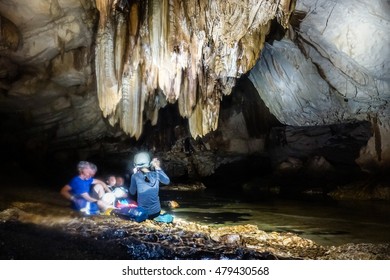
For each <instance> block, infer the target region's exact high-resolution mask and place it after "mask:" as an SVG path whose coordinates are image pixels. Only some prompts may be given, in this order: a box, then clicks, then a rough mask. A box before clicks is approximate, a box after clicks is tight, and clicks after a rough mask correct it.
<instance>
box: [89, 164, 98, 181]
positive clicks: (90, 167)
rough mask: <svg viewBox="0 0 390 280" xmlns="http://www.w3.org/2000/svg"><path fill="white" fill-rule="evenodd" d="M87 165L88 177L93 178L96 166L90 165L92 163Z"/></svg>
mask: <svg viewBox="0 0 390 280" xmlns="http://www.w3.org/2000/svg"><path fill="white" fill-rule="evenodd" d="M88 163H89V169H88V170H89V177H93V176H95V175H96V172H97V166H96V164H94V163H92V162H88Z"/></svg>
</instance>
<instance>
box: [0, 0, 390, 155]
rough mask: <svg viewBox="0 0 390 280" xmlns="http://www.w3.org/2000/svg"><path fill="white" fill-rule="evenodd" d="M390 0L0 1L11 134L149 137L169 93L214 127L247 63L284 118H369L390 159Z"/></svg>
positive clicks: (5, 109) (57, 139)
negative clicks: (276, 32)
mask: <svg viewBox="0 0 390 280" xmlns="http://www.w3.org/2000/svg"><path fill="white" fill-rule="evenodd" d="M389 6H390V5H389V1H385V0H375V1H363V0H362V1H352V0H345V1H325V0H298V1H294V0H291V1H290V0H282V1H276V0H267V1H266V0H264V1H257V0H246V1H236V0H224V1H222V0H221V1H206V0H199V1H180V0H161V1H158V0H154V1H152V0H149V1H135V0H134V1H130V0H129V1H124V0H118V1H115V0H107V1H106V0H96V1H91V0H67V1H65V0H42V1H27V0H18V1H16V0H6V1H1V2H0V113H1V116H2V129H3V131H6V133H3V134H2V139H1V141H2V143H7V141H8V142H10V141H13V140H12V139H14V138H17V137H18V135H20V134H18V133H19V132H20V131H23V133H24V134H28V135H29V136H31V135H34V136H35V137H36V138H39V137H41V138H44V139H46V141H48V139H49V140H50V142H51V143H52V144H53V145H54V144H56V145H63V147H64V146H66V145H68V146H72V145H74V146H90V145H91V143H95V142H96V139H100V138H102V137H106V136H107V135H114V134H118V133H119V134H120V133H123V134H124V135H126V136H127V137H129V138H134V139H139V138H140V137H141V135H142V133H143V129H144V125H145V122H147V121H149V122H150V123H151V124H156V123H157V121H158V115H159V114H158V112H159V110H161V108H163V107H164V106H166V105H167V104H176V105H177V107H178V111H179V114H180V116H181V117H183V118H185V119H186V120H187V121H188V130H189V132H190V134H191V135H192V137H193V138H196V137H198V136H201V137H204V136H205V135H207V134H208V133H210V132H212V131H215V130H216V129H217V128H218V124H219V116H220V111H221V101H222V100H223V98H224V97H226V96H227V95H230V94H231V92H232V89H233V88H234V86H235V85H236V81H237V79H238V78H239V77H241V76H242V75H244V74H245V75H247V74H248V75H249V78H250V80H251V81H252V83H253V85H254V86H255V88H256V90H257V92H258V94H259V96H260V97H261V99H262V100H263V101H264V103H265V105H266V106H267V107H268V108H269V110H270V112H271V113H272V114H273V115H274V116H275V117H276V118H277V119H278V120H279V121H280V122H281V123H283V124H285V125H294V126H315V125H324V124H328V125H329V124H336V123H345V122H353V121H362V120H367V121H370V122H372V123H373V124H374V126H375V127H377V129H376V130H375V131H376V134H374V137H373V139H372V140H370V142H369V143H368V146H367V150H366V151H365V153H366V155H368V156H369V155H374V156H375V155H376V158H378V157H377V154H378V151H379V152H380V153H382V154H383V156H381V157H380V158H381V159H383V158H386V157H388V158H389V159H390V141H389V136H390V133H389V131H390V129H389V101H390V85H389V83H390V82H389V81H390V71H389V68H390V63H389V60H390V50H389V45H390V35H389V34H390V32H389V31H390V12H389V10H390V9H389ZM275 26H277V27H278V30H279V31H281V32H280V34H281V36H279V38H278V36H273V34H272V32H274V31H273V30H274V29H273V28H274V27H275ZM280 34H279V35H280ZM14 132H15V133H14ZM13 133H14V134H13ZM233 134H234V133H233ZM378 139H379V140H378ZM378 143H379V144H378ZM31 145H34V143H32V144H31ZM378 145H379V146H380V149H379V150H378Z"/></svg>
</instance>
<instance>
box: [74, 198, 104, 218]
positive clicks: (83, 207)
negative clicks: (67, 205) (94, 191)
mask: <svg viewBox="0 0 390 280" xmlns="http://www.w3.org/2000/svg"><path fill="white" fill-rule="evenodd" d="M72 208H73V209H74V210H77V211H80V212H82V213H84V214H86V215H98V214H99V213H100V211H99V206H98V205H97V203H96V202H89V201H87V200H85V199H84V198H75V199H74V200H73V201H72Z"/></svg>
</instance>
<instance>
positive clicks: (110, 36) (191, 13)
mask: <svg viewBox="0 0 390 280" xmlns="http://www.w3.org/2000/svg"><path fill="white" fill-rule="evenodd" d="M114 2H116V1H115V0H109V1H107V0H96V6H97V8H98V10H99V12H100V20H99V28H98V33H97V43H96V75H97V78H96V79H97V91H98V97H99V104H100V107H101V109H102V111H103V114H104V116H107V117H108V118H109V121H110V123H111V124H112V125H114V124H115V123H119V124H120V126H121V127H122V129H123V130H124V131H125V132H126V133H127V134H129V135H130V136H134V137H136V138H138V137H139V136H140V135H141V133H142V126H143V122H144V120H145V118H146V119H149V120H151V122H152V123H156V122H157V116H158V113H157V112H158V110H159V108H161V107H163V106H164V105H165V103H166V102H171V103H174V102H178V106H179V112H180V114H181V115H182V116H183V117H186V118H188V120H189V126H190V131H191V134H192V136H193V137H197V136H204V135H206V134H207V133H208V132H210V131H212V130H215V129H216V128H217V125H218V115H219V107H220V102H221V99H222V97H223V95H227V94H230V92H231V89H232V88H233V86H234V85H235V80H236V79H237V78H238V77H239V76H240V75H241V74H243V73H245V72H247V71H248V70H250V69H251V68H252V67H253V65H254V64H255V62H256V60H257V59H258V57H259V55H260V52H261V49H262V47H263V44H264V40H265V36H266V35H267V33H268V32H269V29H270V22H271V20H272V19H274V18H277V19H278V20H279V22H280V23H281V24H282V25H283V26H285V27H286V26H287V22H288V18H289V16H290V13H291V9H292V7H293V5H294V3H295V1H294V0H282V1H277V0H269V1H257V0H246V1H237V0H220V1H207V0H199V1H183V0H145V1H128V2H127V3H128V6H126V8H121V9H116V11H112V10H113V9H115V6H116V4H115V3H114ZM122 4H123V3H122ZM122 6H123V5H121V7H122ZM125 20H126V21H128V24H125ZM113 25H115V26H113ZM124 34H127V36H125V35H124Z"/></svg>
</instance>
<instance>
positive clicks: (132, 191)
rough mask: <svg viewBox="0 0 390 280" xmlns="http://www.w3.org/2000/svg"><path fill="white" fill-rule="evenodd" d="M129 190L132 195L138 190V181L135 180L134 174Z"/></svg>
mask: <svg viewBox="0 0 390 280" xmlns="http://www.w3.org/2000/svg"><path fill="white" fill-rule="evenodd" d="M129 192H130V194H131V195H135V194H136V192H137V183H136V182H135V178H134V174H133V175H132V176H131V182H130V188H129Z"/></svg>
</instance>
